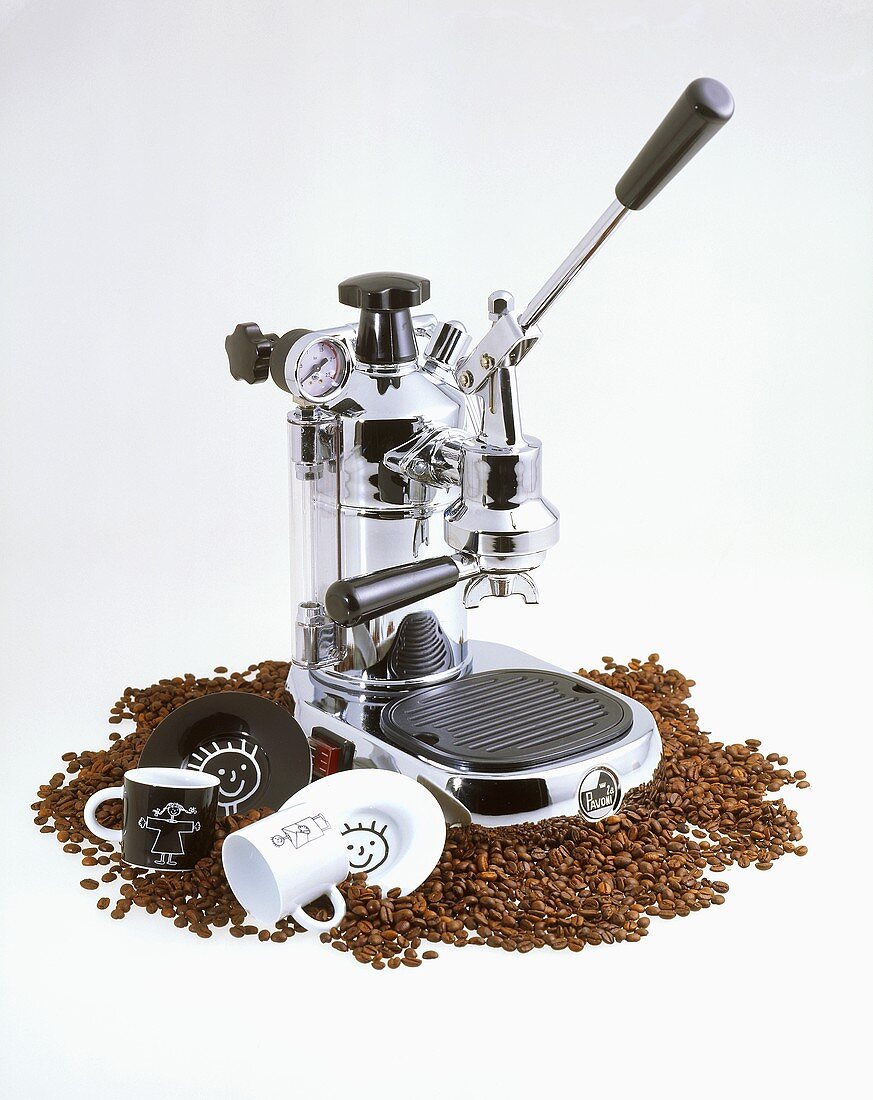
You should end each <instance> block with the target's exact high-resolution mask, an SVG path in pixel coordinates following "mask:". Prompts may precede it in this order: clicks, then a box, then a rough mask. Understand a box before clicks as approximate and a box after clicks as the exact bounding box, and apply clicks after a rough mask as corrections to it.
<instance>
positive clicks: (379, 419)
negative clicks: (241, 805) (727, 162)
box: [226, 79, 733, 825]
mask: <svg viewBox="0 0 873 1100" xmlns="http://www.w3.org/2000/svg"><path fill="white" fill-rule="evenodd" d="M732 113H733V100H732V98H731V95H730V92H729V91H728V90H727V89H726V88H725V87H724V86H723V85H722V84H720V83H718V82H717V81H715V80H710V79H698V80H695V81H693V82H692V83H691V84H690V85H689V86H688V88H687V89H686V90H685V91H684V92H683V94H682V95H681V96H680V97H679V100H678V101H677V103H676V104H675V106H674V107H673V108H672V109H671V110H670V112H669V114H667V116H666V118H665V119H664V121H663V122H662V123H661V125H660V126H659V127H658V129H657V130H656V131H655V132H654V134H653V135H652V137H651V138H650V139H649V141H648V142H647V143H646V145H645V146H644V147H643V149H642V150H641V152H640V153H639V155H638V156H637V157H636V159H635V160H634V161H633V163H632V164H631V166H630V168H628V170H627V171H626V172H625V174H624V175H623V176H622V177H621V179H620V180H619V182H618V184H617V186H616V188H615V196H616V198H615V201H614V202H612V204H611V205H610V206H609V207H608V208H607V210H606V211H605V213H604V214H603V215H602V216H601V217H600V218H599V219H598V220H597V222H596V223H595V224H594V225H593V227H592V228H591V229H590V230H589V232H588V233H587V234H586V235H585V236H584V237H583V238H582V240H581V241H580V242H579V244H578V245H577V246H576V247H575V248H574V249H573V251H572V252H571V253H570V254H569V255H568V256H567V258H566V259H565V260H564V262H563V263H562V264H561V265H560V266H559V267H558V268H557V270H556V271H555V272H554V273H553V274H552V275H551V276H550V277H549V278H548V280H547V281H546V282H545V283H544V285H543V286H542V287H541V288H540V289H539V290H538V291H537V292H536V294H534V296H533V297H532V298H531V299H530V301H529V302H528V304H527V305H526V306H524V308H522V309H517V308H516V305H515V301H514V298H513V295H512V294H510V293H509V292H508V291H504V290H498V291H494V293H492V294H491V295H490V297H489V299H488V317H489V320H490V322H491V325H490V328H489V329H488V331H487V332H486V333H485V335H484V336H482V337H481V339H479V341H478V342H477V343H475V344H474V343H473V340H472V338H471V336H470V335H468V333H467V330H466V328H465V327H464V325H462V324H461V323H460V322H459V321H452V320H450V321H441V320H438V319H437V317H436V316H434V315H433V314H430V313H424V312H418V310H419V307H421V306H422V305H423V303H425V302H426V301H427V300H428V298H429V297H430V283H429V281H428V280H427V279H425V278H421V277H419V276H414V275H409V274H401V273H398V272H389V271H381V272H373V273H369V274H365V275H358V276H355V277H353V278H350V279H346V280H344V281H343V282H341V283H340V284H339V300H340V302H341V303H342V304H343V305H345V306H349V307H351V308H352V309H354V310H357V311H358V315H357V317H356V319H355V320H354V321H348V322H347V323H345V324H340V325H337V326H336V327H333V328H327V329H320V330H316V331H312V330H307V329H303V328H296V329H292V330H291V331H289V332H286V333H285V334H284V335H283V336H278V335H277V334H275V333H267V334H265V333H263V332H262V331H261V329H260V328H259V327H258V326H257V325H255V324H253V323H245V324H240V325H238V326H237V327H236V329H235V330H234V332H233V333H231V335H230V336H228V338H227V340H226V349H227V353H228V357H229V360H230V369H231V373H232V375H233V377H234V378H236V379H240V380H244V381H246V382H249V383H255V382H263V381H266V380H267V378H272V380H273V381H274V382H275V384H276V385H277V386H279V387H280V388H281V389H283V390H285V391H286V392H288V393H289V394H291V396H292V398H293V401H294V405H293V408H292V410H291V411H290V412H289V413H288V416H287V420H288V434H289V441H290V475H291V476H290V483H291V489H290V496H291V529H292V556H291V576H292V608H293V633H294V648H293V659H292V664H291V670H290V674H289V678H288V685H287V687H288V692H289V694H290V695H291V697H292V698H293V701H294V707H295V717H296V719H297V721H298V722H299V723H300V724H301V725H302V727H303V728H304V730H305V732H306V733H307V735H308V736H309V738H310V744H311V746H312V749H313V754H314V762H315V767H316V774H317V775H324V774H329V773H330V772H332V771H335V770H337V769H340V768H348V767H373V768H382V769H389V770H392V771H399V772H401V773H404V774H406V775H408V776H410V777H412V778H414V779H418V780H420V781H421V782H423V783H424V784H425V785H426V786H427V787H428V788H429V789H430V790H431V791H432V792H433V793H434V794H435V795H436V796H437V797H438V798H439V800H440V802H441V805H442V806H443V809H444V812H445V814H446V817H447V818H448V819H449V820H454V821H470V820H473V821H476V822H478V823H481V824H485V825H499V824H511V823H515V822H519V821H525V820H534V819H538V818H542V817H547V816H552V815H557V814H576V813H582V814H583V815H584V816H585V817H586V818H588V819H589V820H596V819H598V818H599V817H603V816H606V815H607V814H608V813H611V812H615V811H616V810H617V808H618V806H619V805H620V803H621V800H622V798H623V796H624V794H626V792H627V791H628V790H629V789H631V788H632V787H634V786H636V785H638V784H640V783H643V782H645V781H647V780H648V779H650V778H651V776H652V774H653V771H654V768H655V767H656V765H657V763H658V762H659V760H660V758H661V741H660V737H659V734H658V728H657V725H656V723H655V721H654V719H653V717H652V715H651V714H650V712H649V711H648V710H647V709H646V708H645V707H643V706H641V705H640V704H639V703H637V702H635V701H634V700H633V699H628V698H626V697H624V696H621V695H619V694H618V693H616V692H613V691H610V690H608V689H606V688H604V687H601V686H599V685H595V684H594V683H592V682H591V681H588V680H585V679H584V678H582V677H580V676H576V675H571V674H569V673H567V672H565V671H563V670H561V669H558V668H555V667H553V666H552V665H549V664H547V663H546V662H544V661H541V660H539V659H538V658H536V657H533V656H531V655H530V654H527V653H524V652H522V651H520V650H518V649H515V648H513V647H510V646H508V645H504V644H496V643H493V642H483V641H475V640H471V639H470V638H469V636H468V631H467V612H468V610H470V609H473V608H476V607H478V606H479V604H480V603H481V601H482V600H483V599H486V598H490V597H496V598H498V599H503V598H506V597H508V596H520V597H521V599H522V600H523V601H524V602H525V603H536V602H537V588H536V583H535V580H534V575H535V572H536V570H537V569H538V568H539V567H540V565H542V563H543V561H544V559H545V557H546V554H547V552H548V550H549V549H550V548H551V547H552V546H554V545H555V543H556V541H557V539H558V532H559V518H558V511H557V509H556V508H555V507H554V506H553V505H552V504H551V503H550V502H549V501H548V500H547V499H546V497H544V496H543V490H542V475H541V444H540V441H539V439H537V438H536V437H535V436H533V435H530V434H527V433H526V432H525V430H524V429H523V427H522V420H521V411H520V403H519V391H518V381H517V373H518V368H519V367H520V366H521V365H522V363H523V361H524V360H525V359H526V358H527V356H528V354H529V353H530V352H531V351H532V350H533V349H534V347H535V345H536V344H537V343H538V342H539V339H540V336H541V332H540V322H541V321H542V320H543V318H544V317H545V315H546V313H547V312H548V310H549V308H550V306H551V305H552V304H553V303H554V302H555V301H556V299H557V298H558V296H559V295H560V294H562V293H563V291H564V290H566V289H567V287H568V286H569V285H570V283H571V282H572V281H573V280H574V279H575V278H576V276H577V275H578V274H579V272H580V271H581V270H582V268H583V267H584V266H585V265H586V264H587V263H588V261H589V260H590V259H591V257H592V256H593V255H594V253H595V252H596V251H597V250H598V249H599V248H600V246H601V245H602V244H603V243H604V241H605V240H606V239H607V238H608V237H609V236H610V235H611V234H612V233H613V231H614V230H615V229H616V228H617V227H618V226H619V224H620V223H621V222H622V221H623V220H624V219H625V217H626V216H627V214H628V212H629V211H631V210H641V209H643V207H645V206H647V205H648V203H649V202H651V200H652V199H653V198H654V197H655V195H657V194H658V192H659V191H660V190H661V189H662V188H663V187H664V186H665V184H666V183H668V182H669V180H670V179H672V177H673V176H674V175H675V174H676V173H677V172H678V171H679V170H680V169H681V168H682V167H683V166H684V165H685V164H686V163H687V162H688V161H689V160H690V159H691V158H692V157H693V156H694V155H695V153H697V152H698V151H699V150H700V149H701V148H702V146H703V145H704V144H706V142H707V141H708V140H709V139H710V138H711V137H712V136H713V135H714V134H715V133H716V132H717V131H718V130H719V129H720V128H721V127H722V126H723V125H724V124H725V123H726V122H727V121H728V120H729V119H730V117H731V115H732ZM565 457H566V458H567V459H568V460H569V459H570V457H571V456H570V455H569V454H568V455H566V456H565Z"/></svg>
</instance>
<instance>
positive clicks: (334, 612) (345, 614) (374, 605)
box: [324, 557, 461, 626]
mask: <svg viewBox="0 0 873 1100" xmlns="http://www.w3.org/2000/svg"><path fill="white" fill-rule="evenodd" d="M460 577H461V573H460V570H459V569H458V566H457V563H456V562H455V560H454V559H453V558H450V557H442V558H428V559H427V560H425V561H414V562H412V563H411V564H410V565H397V566H394V567H393V568H392V569H379V570H378V571H377V572H375V573H367V574H366V575H365V576H363V577H351V578H350V579H349V580H344V581H334V582H333V584H332V585H331V586H330V588H328V590H327V592H326V593H325V597H324V606H325V608H326V610H327V613H328V615H330V617H331V618H332V619H333V621H334V622H335V623H339V625H340V626H358V625H359V624H360V623H363V622H366V621H367V620H368V619H375V618H376V616H377V615H385V614H386V613H387V612H389V611H396V610H397V608H398V607H406V605H407V604H410V603H415V601H416V600H423V599H424V598H425V597H426V596H433V595H435V594H436V593H437V592H443V591H445V589H447V588H453V587H454V586H455V585H456V584H457V583H458V581H459V580H460Z"/></svg>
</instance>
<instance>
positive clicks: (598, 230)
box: [518, 199, 628, 331]
mask: <svg viewBox="0 0 873 1100" xmlns="http://www.w3.org/2000/svg"><path fill="white" fill-rule="evenodd" d="M627 212H628V211H627V207H626V206H622V204H621V203H620V202H619V201H618V199H616V200H615V202H613V203H610V205H609V206H608V207H607V208H606V210H605V211H604V212H603V214H601V216H600V217H599V218H598V219H597V221H596V222H595V223H594V225H592V227H591V228H590V229H589V230H588V232H587V233H586V234H585V236H584V237H583V238H582V240H581V241H580V242H579V243H578V244H577V245H576V247H575V248H574V249H573V251H572V252H571V253H570V255H569V256H568V257H567V258H566V260H564V262H563V263H562V264H561V266H560V267H559V268H557V270H555V271H553V272H552V274H551V275H550V276H549V278H548V279H547V280H546V281H545V283H543V285H542V286H541V287H540V289H539V290H538V291H537V292H536V294H534V296H533V298H531V300H530V301H529V302H528V304H527V305H526V306H525V308H524V309H523V310H522V312H521V315H520V316H519V319H518V321H519V325H520V326H521V329H522V330H523V331H526V330H527V329H529V328H531V327H532V326H533V325H536V324H537V323H538V322H539V321H540V320H541V319H542V318H543V317H544V316H545V314H546V311H547V310H548V309H549V307H550V306H552V305H553V304H554V302H555V301H556V300H557V298H558V297H559V296H560V295H561V294H562V293H563V292H564V291H565V290H566V289H567V287H568V286H569V285H570V283H572V281H573V280H574V279H575V278H576V276H577V275H578V274H579V272H580V271H581V270H582V268H583V267H584V266H585V265H586V264H587V263H588V261H589V260H590V259H591V257H592V256H593V255H594V253H595V252H596V251H597V250H598V248H600V246H601V245H602V244H603V242H604V241H605V240H606V238H607V237H608V236H609V235H610V233H612V231H613V230H614V229H615V228H616V227H617V226H618V224H619V223H620V222H621V220H622V218H623V217H624V216H625V214H627Z"/></svg>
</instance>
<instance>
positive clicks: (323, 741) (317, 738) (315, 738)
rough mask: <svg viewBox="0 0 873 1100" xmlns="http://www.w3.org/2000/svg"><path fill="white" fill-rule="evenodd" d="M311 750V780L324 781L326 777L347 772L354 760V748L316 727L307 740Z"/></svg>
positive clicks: (349, 743)
mask: <svg viewBox="0 0 873 1100" xmlns="http://www.w3.org/2000/svg"><path fill="white" fill-rule="evenodd" d="M309 744H310V746H311V748H312V772H313V778H315V779H324V777H325V776H326V775H334V774H335V773H336V772H344V771H348V770H349V769H350V768H351V767H352V764H353V762H354V759H355V746H354V745H353V744H352V742H351V741H347V740H346V739H345V738H344V737H338V736H337V735H336V734H335V733H331V732H330V731H329V730H326V729H324V728H323V727H321V726H316V727H315V728H314V729H313V731H312V734H311V736H310V738H309Z"/></svg>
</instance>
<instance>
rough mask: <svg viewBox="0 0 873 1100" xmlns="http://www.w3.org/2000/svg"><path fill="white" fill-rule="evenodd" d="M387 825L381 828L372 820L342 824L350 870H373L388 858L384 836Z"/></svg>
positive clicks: (387, 848)
mask: <svg viewBox="0 0 873 1100" xmlns="http://www.w3.org/2000/svg"><path fill="white" fill-rule="evenodd" d="M387 828H388V826H387V825H383V826H382V828H381V829H377V828H376V822H375V821H374V822H373V823H372V824H370V825H362V824H361V822H360V821H359V822H358V824H357V825H349V824H346V825H344V826H343V830H342V835H343V836H344V837H345V840H346V850H347V851H348V858H349V867H350V868H351V869H352V871H355V872H357V871H375V870H376V868H377V867H381V866H382V864H383V863H384V862H385V860H386V859H387V858H388V852H389V850H390V849H389V847H388V841H387V840H386V838H385V830H386V829H387Z"/></svg>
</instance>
